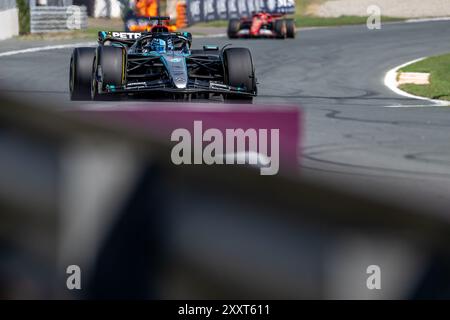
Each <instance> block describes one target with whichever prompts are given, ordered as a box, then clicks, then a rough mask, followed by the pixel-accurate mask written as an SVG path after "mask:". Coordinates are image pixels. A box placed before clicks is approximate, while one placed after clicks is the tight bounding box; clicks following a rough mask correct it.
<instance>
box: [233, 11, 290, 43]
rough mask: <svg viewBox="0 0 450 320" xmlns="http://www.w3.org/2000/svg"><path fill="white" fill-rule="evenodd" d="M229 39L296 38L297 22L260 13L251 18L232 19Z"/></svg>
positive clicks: (276, 15)
mask: <svg viewBox="0 0 450 320" xmlns="http://www.w3.org/2000/svg"><path fill="white" fill-rule="evenodd" d="M228 37H229V38H230V39H237V38H278V39H285V38H295V21H294V20H293V19H286V18H285V15H284V14H271V13H266V12H259V13H255V14H253V16H252V17H251V18H247V17H245V18H241V19H231V20H230V22H229V24H228Z"/></svg>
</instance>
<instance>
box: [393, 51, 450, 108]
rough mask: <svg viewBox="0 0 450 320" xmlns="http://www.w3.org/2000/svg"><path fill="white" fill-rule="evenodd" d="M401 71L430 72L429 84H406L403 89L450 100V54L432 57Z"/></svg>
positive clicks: (428, 96) (419, 94)
mask: <svg viewBox="0 0 450 320" xmlns="http://www.w3.org/2000/svg"><path fill="white" fill-rule="evenodd" d="M400 72H426V73H430V74H431V76H430V84H429V85H416V84H404V85H401V86H400V89H401V90H404V91H406V92H408V93H411V94H414V95H416V96H421V97H426V98H431V99H440V100H450V54H444V55H441V56H436V57H430V58H427V59H425V60H422V61H419V62H417V63H414V64H412V65H409V66H407V67H405V68H402V69H400Z"/></svg>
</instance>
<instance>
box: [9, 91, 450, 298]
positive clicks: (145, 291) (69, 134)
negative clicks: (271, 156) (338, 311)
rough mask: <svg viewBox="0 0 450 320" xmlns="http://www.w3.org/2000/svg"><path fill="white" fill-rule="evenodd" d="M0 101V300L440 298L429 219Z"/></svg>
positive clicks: (440, 243) (444, 233) (446, 238)
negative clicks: (194, 158) (179, 158)
mask: <svg viewBox="0 0 450 320" xmlns="http://www.w3.org/2000/svg"><path fill="white" fill-rule="evenodd" d="M0 105H1V108H0V177H1V178H0V221H1V223H0V285H1V286H0V296H1V297H2V298H188V299H196V298H253V299H257V298H273V299H282V298H332V299H341V298H357V299H378V298H418V297H421V298H423V297H426V298H449V297H450V291H449V284H450V281H448V280H449V279H450V259H449V257H450V256H449V249H448V247H449V243H450V228H449V223H448V221H447V220H444V219H442V218H440V217H435V216H432V215H427V214H424V213H421V212H411V211H405V210H403V209H402V208H398V207H393V206H391V205H389V204H387V203H378V202H375V201H372V200H370V199H362V198H358V197H354V196H352V195H349V194H346V193H345V191H343V190H341V191H335V190H331V189H328V188H327V187H326V186H320V185H316V184H315V183H314V182H311V181H302V180H299V179H298V177H297V176H296V175H295V174H292V175H291V176H285V175H277V176H261V175H260V174H259V172H258V171H257V170H255V169H252V168H247V167H243V166H210V167H207V166H201V165H197V166H175V165H173V164H172V162H171V160H170V153H171V145H170V144H169V143H168V142H167V140H166V139H164V140H161V139H160V138H157V137H155V136H154V135H153V134H149V131H148V130H147V129H146V128H143V127H142V126H140V125H130V122H128V121H124V122H123V123H118V122H117V121H115V120H113V119H112V118H110V117H103V116H102V117H98V116H95V117H94V116H92V118H91V117H86V113H82V114H77V113H73V112H68V113H58V112H53V111H49V110H46V109H39V108H35V107H31V106H27V105H22V104H18V103H15V102H12V101H6V100H2V101H1V102H0ZM203 107H204V106H203ZM174 116H176V115H174ZM114 118H115V117H114ZM116 119H117V118H116ZM161 121H162V120H161ZM70 265H76V266H78V267H80V269H81V271H82V273H81V280H80V281H81V282H80V283H81V289H80V290H76V289H75V290H69V289H68V288H67V287H66V284H67V282H66V281H67V279H68V277H69V276H70V274H66V269H67V267H68V266H70ZM377 267H378V268H379V270H378V269H377ZM377 270H378V271H380V272H381V275H380V277H381V278H380V286H381V289H380V290H377V289H376V287H377V286H378V280H377V279H374V278H373V277H371V276H373V275H375V276H377V275H378V273H377V272H378V271H377ZM368 271H369V273H368Z"/></svg>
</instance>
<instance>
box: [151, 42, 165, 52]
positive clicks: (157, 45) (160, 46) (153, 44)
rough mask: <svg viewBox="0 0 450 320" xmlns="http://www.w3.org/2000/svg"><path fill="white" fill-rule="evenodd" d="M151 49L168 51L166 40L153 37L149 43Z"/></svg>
mask: <svg viewBox="0 0 450 320" xmlns="http://www.w3.org/2000/svg"><path fill="white" fill-rule="evenodd" d="M149 47H150V48H149V49H150V51H154V52H158V53H164V52H166V41H164V40H163V39H153V40H152V41H151V42H150V45H149Z"/></svg>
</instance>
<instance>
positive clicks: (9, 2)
mask: <svg viewBox="0 0 450 320" xmlns="http://www.w3.org/2000/svg"><path fill="white" fill-rule="evenodd" d="M15 7H16V0H2V1H0V11H5V10H8V9H13V8H15Z"/></svg>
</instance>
